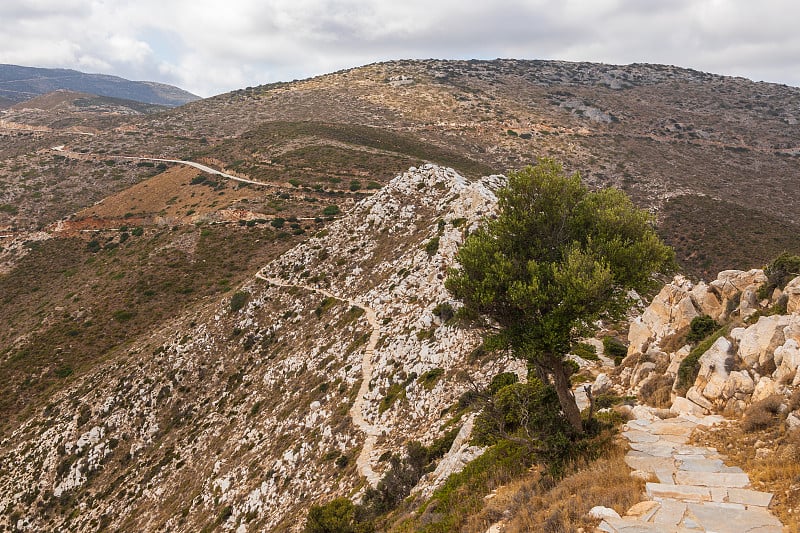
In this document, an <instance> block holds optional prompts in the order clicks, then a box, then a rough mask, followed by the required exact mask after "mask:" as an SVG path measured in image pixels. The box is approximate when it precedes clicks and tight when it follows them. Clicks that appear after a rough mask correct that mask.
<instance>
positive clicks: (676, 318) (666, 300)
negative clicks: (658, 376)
mask: <svg viewBox="0 0 800 533" xmlns="http://www.w3.org/2000/svg"><path fill="white" fill-rule="evenodd" d="M692 289H693V285H692V282H691V281H689V280H688V279H686V278H685V277H683V276H681V275H678V276H675V278H674V279H673V280H672V283H668V284H667V285H665V286H664V288H663V289H661V291H660V292H659V293H658V294H657V295H656V297H655V298H653V301H652V302H651V303H650V305H649V306H648V307H647V309H645V311H644V313H643V314H642V316H641V317H640V318H638V319H636V320H634V322H633V323H632V324H631V327H630V330H629V333H628V341H629V345H628V354H632V353H642V352H644V351H646V349H647V344H648V343H650V342H653V341H656V342H657V341H659V340H661V339H662V338H664V337H665V336H666V335H670V334H672V333H674V332H675V331H676V330H678V329H681V328H685V327H686V326H688V325H689V324H690V323H691V321H692V319H693V318H694V317H696V316H699V315H700V313H699V312H698V311H697V308H696V307H695V305H694V302H693V300H692V298H691V296H690V291H691V290H692Z"/></svg>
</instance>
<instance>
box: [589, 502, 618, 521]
mask: <svg viewBox="0 0 800 533" xmlns="http://www.w3.org/2000/svg"><path fill="white" fill-rule="evenodd" d="M589 516H590V517H592V518H594V519H597V520H603V519H605V518H620V516H619V513H618V512H616V511H615V510H614V509H611V508H610V507H603V506H602V505H595V506H594V507H592V508H591V509H590V510H589Z"/></svg>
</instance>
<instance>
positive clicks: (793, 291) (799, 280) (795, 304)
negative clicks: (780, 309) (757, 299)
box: [783, 276, 800, 314]
mask: <svg viewBox="0 0 800 533" xmlns="http://www.w3.org/2000/svg"><path fill="white" fill-rule="evenodd" d="M783 293H784V294H785V295H786V297H787V300H786V312H787V313H789V314H794V313H800V276H797V277H796V278H794V279H793V280H792V281H790V282H789V283H787V284H786V287H784V289H783Z"/></svg>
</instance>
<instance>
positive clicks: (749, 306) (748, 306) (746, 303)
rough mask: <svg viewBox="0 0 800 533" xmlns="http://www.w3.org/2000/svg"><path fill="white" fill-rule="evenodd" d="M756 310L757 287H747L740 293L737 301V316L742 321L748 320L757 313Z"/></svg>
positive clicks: (757, 306) (757, 304)
mask: <svg viewBox="0 0 800 533" xmlns="http://www.w3.org/2000/svg"><path fill="white" fill-rule="evenodd" d="M758 308H759V303H758V286H757V285H749V286H748V287H746V288H745V290H743V291H742V296H741V298H740V299H739V316H740V317H741V318H742V319H746V318H749V317H751V316H752V315H753V314H755V313H756V311H758Z"/></svg>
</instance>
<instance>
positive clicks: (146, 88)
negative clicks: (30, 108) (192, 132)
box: [0, 65, 199, 107]
mask: <svg viewBox="0 0 800 533" xmlns="http://www.w3.org/2000/svg"><path fill="white" fill-rule="evenodd" d="M59 89H66V90H69V91H75V92H83V93H89V94H96V95H98V96H108V97H112V98H120V99H124V100H133V101H136V102H142V103H145V104H156V105H163V106H169V107H174V106H179V105H183V104H185V103H187V102H192V101H194V100H197V99H199V97H198V96H195V95H193V94H191V93H189V92H187V91H184V90H183V89H179V88H178V87H174V86H172V85H166V84H164V83H156V82H151V81H130V80H126V79H124V78H120V77H118V76H109V75H106V74H87V73H85V72H78V71H77V70H71V69H61V68H36V67H23V66H19V65H0V97H1V98H3V99H7V100H9V101H11V102H24V101H26V100H30V99H31V98H34V97H36V96H39V95H42V94H47V93H50V92H53V91H57V90H59Z"/></svg>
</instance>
